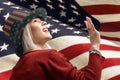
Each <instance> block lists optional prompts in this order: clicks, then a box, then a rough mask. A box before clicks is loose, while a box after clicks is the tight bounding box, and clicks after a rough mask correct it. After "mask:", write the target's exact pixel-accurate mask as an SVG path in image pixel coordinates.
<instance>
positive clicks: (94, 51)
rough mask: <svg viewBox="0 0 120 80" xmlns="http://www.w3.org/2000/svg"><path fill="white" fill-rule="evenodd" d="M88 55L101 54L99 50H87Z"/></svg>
mask: <svg viewBox="0 0 120 80" xmlns="http://www.w3.org/2000/svg"><path fill="white" fill-rule="evenodd" d="M89 53H90V54H91V53H96V54H99V55H101V52H100V50H96V49H93V50H89Z"/></svg>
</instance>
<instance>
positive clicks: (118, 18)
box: [76, 0, 120, 45]
mask: <svg viewBox="0 0 120 80" xmlns="http://www.w3.org/2000/svg"><path fill="white" fill-rule="evenodd" d="M76 1H77V2H78V3H79V4H80V5H81V6H82V7H83V8H84V9H85V10H86V11H87V12H88V13H89V14H91V15H92V16H94V17H95V18H97V19H98V20H99V21H100V22H101V28H100V32H101V36H102V38H104V39H107V40H110V41H112V42H114V43H116V44H118V45H120V36H119V34H120V0H109V1H107V0H92V1H90V0H85V1H83V0H76Z"/></svg>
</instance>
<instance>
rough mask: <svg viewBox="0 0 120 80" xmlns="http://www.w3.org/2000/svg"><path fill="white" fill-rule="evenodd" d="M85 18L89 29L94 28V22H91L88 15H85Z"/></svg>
mask: <svg viewBox="0 0 120 80" xmlns="http://www.w3.org/2000/svg"><path fill="white" fill-rule="evenodd" d="M86 20H87V22H88V26H89V27H90V28H91V30H94V29H95V27H94V24H93V23H92V20H91V19H90V18H89V17H86Z"/></svg>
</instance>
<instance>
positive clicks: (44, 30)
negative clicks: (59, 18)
mask: <svg viewBox="0 0 120 80" xmlns="http://www.w3.org/2000/svg"><path fill="white" fill-rule="evenodd" d="M29 25H30V27H31V31H32V35H33V41H34V42H35V43H45V42H46V41H48V40H50V39H51V38H52V36H51V34H50V32H49V31H48V27H47V23H46V22H45V21H42V20H40V19H39V18H34V19H33V20H32V21H31V22H30V23H29Z"/></svg>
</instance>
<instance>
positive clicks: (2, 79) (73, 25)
mask: <svg viewBox="0 0 120 80" xmlns="http://www.w3.org/2000/svg"><path fill="white" fill-rule="evenodd" d="M39 7H44V8H46V9H47V11H48V19H47V22H48V26H49V30H50V32H51V34H52V35H53V39H52V40H51V41H49V42H48V43H49V44H50V46H51V47H53V48H55V49H57V50H58V51H60V52H62V53H63V54H64V55H65V56H66V57H67V58H68V59H69V60H70V62H71V63H72V64H73V65H74V66H76V67H77V68H78V69H81V68H83V67H85V66H86V65H87V62H88V54H89V53H88V50H89V48H90V42H89V40H88V39H87V38H86V36H87V35H88V33H87V32H86V31H85V30H83V28H84V27H85V25H84V23H83V21H84V19H85V17H86V16H89V17H91V19H92V21H93V23H94V25H95V27H96V29H98V30H99V31H100V34H101V38H102V39H101V48H100V49H101V53H102V55H103V56H104V57H105V58H106V59H105V61H104V64H103V70H102V75H101V80H119V79H120V36H119V34H120V10H119V9H120V0H109V1H108V0H92V1H90V0H31V1H30V0H14V1H13V0H0V80H9V77H10V75H11V72H12V68H13V67H14V65H15V64H16V62H17V61H18V60H19V58H18V57H17V56H16V55H15V53H14V46H13V43H12V41H10V40H9V39H8V38H7V37H6V36H5V35H4V33H3V29H2V28H3V26H4V24H5V21H6V20H7V18H8V16H9V15H10V13H11V12H12V11H14V10H16V9H21V8H24V9H30V10H34V9H36V8H39Z"/></svg>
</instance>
